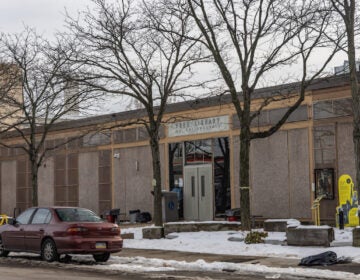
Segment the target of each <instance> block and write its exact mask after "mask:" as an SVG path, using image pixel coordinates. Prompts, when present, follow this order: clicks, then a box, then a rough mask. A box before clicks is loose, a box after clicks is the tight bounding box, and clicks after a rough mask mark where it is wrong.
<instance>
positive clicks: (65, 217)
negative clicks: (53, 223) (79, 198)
mask: <svg viewBox="0 0 360 280" xmlns="http://www.w3.org/2000/svg"><path fill="white" fill-rule="evenodd" d="M55 211H56V213H57V214H58V216H59V218H60V220H61V221H63V222H101V221H102V219H101V218H100V217H99V216H97V215H96V214H95V213H94V212H92V211H90V210H88V209H84V208H59V209H56V210H55Z"/></svg>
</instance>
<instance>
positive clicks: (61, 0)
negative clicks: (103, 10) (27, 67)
mask: <svg viewBox="0 0 360 280" xmlns="http://www.w3.org/2000/svg"><path fill="white" fill-rule="evenodd" d="M0 3H1V8H0V31H1V32H5V33H14V32H20V31H22V30H23V27H24V25H27V26H30V27H35V28H36V30H37V31H38V32H39V33H43V34H44V35H46V36H51V34H53V33H54V32H55V31H56V30H61V29H63V26H64V13H65V7H66V9H67V10H68V11H69V12H70V13H71V14H75V13H76V12H77V11H78V10H83V9H84V8H85V7H86V6H87V5H89V4H90V1H89V0H0Z"/></svg>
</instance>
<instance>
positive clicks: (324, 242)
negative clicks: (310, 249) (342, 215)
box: [286, 226, 335, 247]
mask: <svg viewBox="0 0 360 280" xmlns="http://www.w3.org/2000/svg"><path fill="white" fill-rule="evenodd" d="M334 239H335V235H334V229H333V228H332V227H329V226H298V227H288V228H287V230H286V241H287V245H290V246H324V247H330V243H331V242H332V241H333V240H334Z"/></svg>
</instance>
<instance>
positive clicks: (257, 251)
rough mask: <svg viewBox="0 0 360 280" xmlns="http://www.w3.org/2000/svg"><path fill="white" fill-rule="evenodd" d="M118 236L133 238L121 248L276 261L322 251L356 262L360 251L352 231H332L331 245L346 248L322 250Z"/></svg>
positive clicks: (202, 238)
mask: <svg viewBox="0 0 360 280" xmlns="http://www.w3.org/2000/svg"><path fill="white" fill-rule="evenodd" d="M122 233H134V239H125V240H124V247H125V248H137V249H160V250H176V251H185V252H199V253H210V254H225V255H239V256H264V257H280V258H303V257H306V256H310V255H315V254H319V253H322V252H324V251H329V250H331V251H334V252H336V254H337V255H338V257H341V256H344V257H351V258H352V259H353V261H354V262H359V263H360V249H359V248H356V247H352V246H351V244H352V228H346V229H344V230H339V229H335V242H333V243H334V244H340V245H341V244H344V243H345V244H346V245H347V246H336V247H331V248H324V247H296V246H282V245H272V244H245V242H243V241H242V242H238V241H229V240H228V239H229V238H230V237H232V238H233V239H236V238H237V239H241V238H245V236H246V234H247V233H246V232H239V231H218V232H208V231H206V232H205V231H202V232H181V233H171V234H170V237H171V238H169V239H151V240H150V239H142V228H126V229H123V230H122ZM268 234H269V236H268V237H267V238H266V239H267V240H274V241H279V243H280V241H284V240H285V239H286V236H285V233H284V232H269V233H268Z"/></svg>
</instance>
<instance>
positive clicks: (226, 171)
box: [214, 137, 231, 214]
mask: <svg viewBox="0 0 360 280" xmlns="http://www.w3.org/2000/svg"><path fill="white" fill-rule="evenodd" d="M214 189H215V213H216V214H221V213H224V212H225V211H226V210H228V209H230V208H231V194H230V147H229V138H227V137H225V138H217V139H215V141H214Z"/></svg>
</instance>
